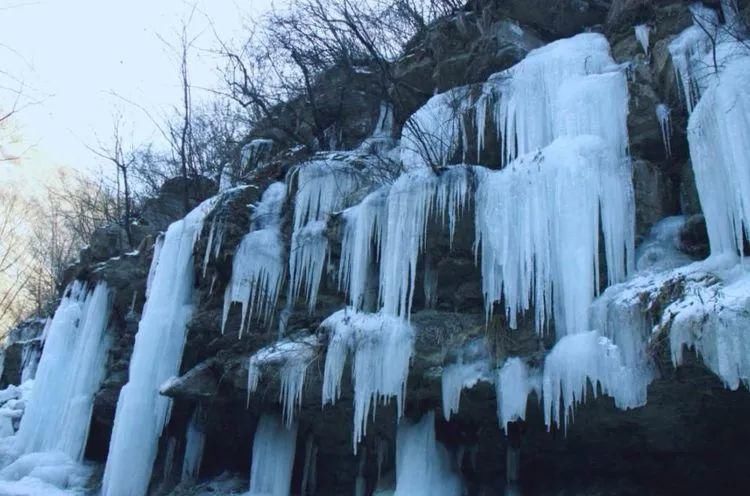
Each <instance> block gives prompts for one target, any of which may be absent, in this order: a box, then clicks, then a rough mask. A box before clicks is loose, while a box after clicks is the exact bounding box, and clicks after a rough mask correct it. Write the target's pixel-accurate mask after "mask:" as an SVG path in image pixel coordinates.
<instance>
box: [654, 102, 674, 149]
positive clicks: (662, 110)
mask: <svg viewBox="0 0 750 496" xmlns="http://www.w3.org/2000/svg"><path fill="white" fill-rule="evenodd" d="M669 114H670V110H669V107H667V106H666V105H664V104H663V103H660V104H659V105H657V106H656V119H657V120H658V121H659V127H660V128H661V140H662V143H664V151H665V152H666V154H667V158H671V157H672V121H671V119H670V115H669Z"/></svg>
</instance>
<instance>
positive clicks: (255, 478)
mask: <svg viewBox="0 0 750 496" xmlns="http://www.w3.org/2000/svg"><path fill="white" fill-rule="evenodd" d="M296 445H297V425H296V424H293V425H292V426H291V427H290V428H287V427H285V426H284V425H283V424H282V423H281V422H280V420H279V419H278V418H276V417H273V416H271V415H263V416H262V417H261V418H260V421H259V422H258V428H257V430H256V431H255V438H254V439H253V462H252V467H251V468H250V492H249V493H248V494H247V496H289V494H290V492H289V490H290V487H291V483H292V468H293V467H294V451H295V447H296Z"/></svg>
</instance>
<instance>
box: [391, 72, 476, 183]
mask: <svg viewBox="0 0 750 496" xmlns="http://www.w3.org/2000/svg"><path fill="white" fill-rule="evenodd" d="M469 96H470V95H469V88H468V87H460V88H454V89H451V90H448V91H446V92H445V93H440V94H437V95H435V96H433V97H432V98H430V99H429V100H428V101H427V103H426V104H425V105H424V106H422V107H421V108H420V109H419V110H417V111H416V112H415V113H414V114H413V115H412V116H411V117H410V118H409V120H408V121H406V123H405V124H404V128H403V130H402V132H401V163H402V165H403V166H404V168H405V169H406V170H407V171H411V170H418V169H422V168H430V167H432V168H435V167H440V166H444V165H447V164H448V161H449V160H450V159H451V156H452V155H453V154H454V153H455V152H456V151H457V150H458V148H459V145H460V144H461V142H462V141H463V142H464V151H465V141H466V139H465V126H462V121H461V120H462V114H463V113H464V112H466V111H467V110H468V108H469V105H470V103H471V100H470V98H469Z"/></svg>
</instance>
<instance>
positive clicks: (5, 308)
mask: <svg viewBox="0 0 750 496" xmlns="http://www.w3.org/2000/svg"><path fill="white" fill-rule="evenodd" d="M23 208H24V206H23V200H22V199H21V197H20V196H19V195H18V194H17V193H14V192H12V191H8V190H0V336H1V335H3V334H4V333H5V332H6V331H7V329H9V328H10V327H11V326H12V325H13V324H14V323H15V322H16V321H18V320H19V319H20V318H22V317H23V316H24V313H25V311H26V309H27V306H28V301H27V299H26V290H27V287H28V284H29V279H30V277H29V274H28V272H26V271H25V270H24V268H25V263H26V259H25V250H26V242H25V239H24V232H23V221H22V212H23Z"/></svg>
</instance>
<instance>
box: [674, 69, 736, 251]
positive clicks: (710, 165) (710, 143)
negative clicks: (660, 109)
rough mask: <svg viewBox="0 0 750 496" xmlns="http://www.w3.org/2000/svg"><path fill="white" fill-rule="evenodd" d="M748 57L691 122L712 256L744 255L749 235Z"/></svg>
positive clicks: (724, 76) (715, 87) (711, 91)
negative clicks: (742, 252) (744, 244)
mask: <svg viewBox="0 0 750 496" xmlns="http://www.w3.org/2000/svg"><path fill="white" fill-rule="evenodd" d="M748 87H750V57H748V56H747V55H745V56H743V57H738V58H735V59H733V60H731V61H729V62H728V63H727V65H726V67H725V68H724V69H723V71H722V72H721V77H720V78H717V79H715V81H714V83H713V84H712V85H711V86H710V87H709V88H708V89H707V90H706V91H705V93H704V94H703V97H702V98H701V99H700V102H698V104H697V105H696V107H695V109H694V110H693V113H692V114H691V115H690V119H689V122H688V142H689V144H690V157H691V160H692V164H693V172H694V173H695V183H696V186H697V189H698V196H699V197H700V201H701V207H702V210H703V214H704V215H705V217H706V227H707V229H708V238H709V242H710V245H711V254H712V255H717V254H721V253H736V252H740V251H742V248H743V237H747V236H748V233H750V148H748V143H750V95H749V94H748V91H747V88H748Z"/></svg>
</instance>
